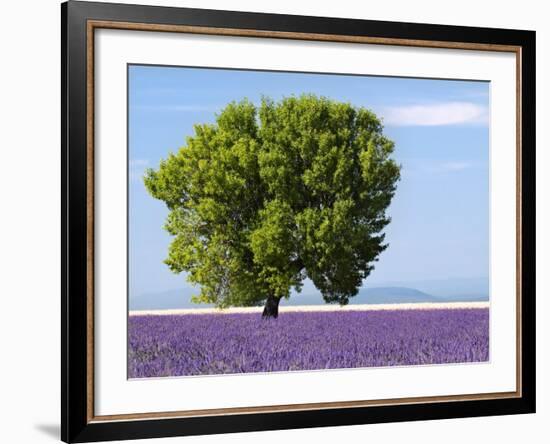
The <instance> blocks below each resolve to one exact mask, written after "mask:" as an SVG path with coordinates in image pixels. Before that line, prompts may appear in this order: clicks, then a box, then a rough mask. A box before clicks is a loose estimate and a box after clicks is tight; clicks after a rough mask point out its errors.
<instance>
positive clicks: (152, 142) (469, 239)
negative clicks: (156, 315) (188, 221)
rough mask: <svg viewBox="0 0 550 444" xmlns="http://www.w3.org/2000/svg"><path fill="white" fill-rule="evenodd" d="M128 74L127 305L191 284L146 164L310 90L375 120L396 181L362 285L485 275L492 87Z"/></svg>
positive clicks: (221, 72)
mask: <svg viewBox="0 0 550 444" xmlns="http://www.w3.org/2000/svg"><path fill="white" fill-rule="evenodd" d="M128 76H129V78H128V80H129V84H128V93H129V98H128V125H129V127H128V134H129V140H128V171H129V174H128V197H129V203H128V211H129V221H128V228H129V239H128V240H129V247H128V251H129V257H128V258H129V268H128V269H129V297H130V300H132V298H136V297H140V296H143V295H146V294H153V293H157V292H164V291H167V290H174V289H180V288H186V287H190V284H189V283H187V282H186V279H185V275H176V274H173V273H172V272H170V271H169V269H168V267H167V266H166V265H165V264H164V262H163V260H164V259H165V258H166V256H167V252H168V245H169V243H170V236H169V235H168V233H166V232H165V231H164V229H163V228H162V227H163V224H164V220H165V218H166V216H167V214H168V211H167V209H166V207H165V205H164V203H163V202H161V201H158V200H156V199H154V198H153V197H151V196H150V195H149V194H148V193H147V191H146V189H145V187H144V185H143V173H144V171H145V169H146V168H157V167H158V165H159V161H160V160H161V159H163V158H166V157H167V155H168V153H170V152H176V151H178V150H179V149H180V148H181V147H183V146H184V145H185V138H186V137H187V136H190V135H192V134H193V124H195V123H213V122H214V121H215V116H216V112H218V111H220V110H221V109H222V108H223V107H224V105H226V104H227V103H229V102H231V101H233V100H241V99H243V98H245V97H246V98H248V99H249V100H250V101H252V102H253V103H259V102H260V98H261V97H262V96H263V95H265V96H269V97H271V98H273V99H281V98H282V97H287V96H290V95H300V94H303V93H313V94H317V95H323V96H326V97H329V98H331V99H335V100H339V101H345V102H350V103H351V104H353V105H355V106H361V107H365V108H368V109H371V110H372V111H374V112H375V113H376V114H377V115H378V116H380V117H382V120H383V124H384V133H385V135H386V136H387V137H389V138H390V139H392V140H393V141H394V142H395V152H394V158H395V159H396V161H397V162H398V163H399V164H400V165H401V167H402V170H401V173H402V178H401V181H400V182H399V183H398V188H397V192H396V194H395V197H394V199H393V201H392V204H391V206H390V208H389V209H388V214H389V215H390V216H391V218H392V222H391V223H390V224H389V225H388V226H387V227H386V229H385V232H386V242H387V243H389V247H388V248H387V249H386V251H384V252H383V253H382V254H381V255H380V257H379V261H378V262H377V263H376V264H375V270H374V271H373V272H372V273H371V275H370V276H369V277H368V278H367V280H366V282H365V283H364V285H380V286H382V285H385V284H389V283H395V282H400V283H406V284H407V285H408V286H414V285H415V282H423V281H435V280H447V279H478V280H479V278H488V275H489V123H488V122H489V91H490V84H489V83H487V82H472V81H456V80H454V81H453V80H433V79H408V78H395V77H371V76H353V75H335V74H310V73H287V72H284V73H283V72H262V71H243V70H226V69H203V68H185V67H159V66H143V65H130V66H129V70H128ZM308 285H309V284H308V283H306V286H305V288H308ZM309 287H311V285H309ZM313 290H314V289H313Z"/></svg>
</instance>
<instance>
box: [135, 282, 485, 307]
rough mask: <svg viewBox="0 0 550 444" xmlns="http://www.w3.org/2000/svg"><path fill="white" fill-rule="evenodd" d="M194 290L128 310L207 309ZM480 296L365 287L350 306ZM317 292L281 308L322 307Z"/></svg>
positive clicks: (143, 298) (162, 295)
mask: <svg viewBox="0 0 550 444" xmlns="http://www.w3.org/2000/svg"><path fill="white" fill-rule="evenodd" d="M192 293H193V289H191V288H182V289H179V290H170V291H164V292H159V293H146V294H142V295H140V296H138V297H134V298H132V299H131V300H130V310H154V309H156V310H162V309H176V308H208V307H212V306H213V305H212V304H195V303H193V302H191V295H192ZM487 300H489V298H488V296H486V295H483V294H479V293H478V294H476V293H472V294H460V295H454V296H453V295H451V296H434V295H432V294H428V293H426V292H424V291H420V290H417V289H415V288H409V287H368V288H362V289H361V290H359V294H358V295H357V296H355V297H353V298H351V299H350V301H349V303H350V304H351V305H357V304H404V303H416V302H453V301H457V302H458V301H460V302H473V301H487ZM324 304H325V302H324V301H323V298H322V297H321V295H320V294H319V293H316V294H315V293H313V294H312V293H307V294H306V293H298V294H293V295H292V296H291V297H290V298H289V299H283V300H282V301H281V305H286V306H293V305H324Z"/></svg>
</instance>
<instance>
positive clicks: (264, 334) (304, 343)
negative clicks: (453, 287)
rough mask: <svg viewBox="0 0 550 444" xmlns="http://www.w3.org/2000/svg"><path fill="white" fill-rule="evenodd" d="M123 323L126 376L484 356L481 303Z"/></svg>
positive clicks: (407, 362) (174, 317)
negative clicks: (126, 334) (477, 305)
mask: <svg viewBox="0 0 550 444" xmlns="http://www.w3.org/2000/svg"><path fill="white" fill-rule="evenodd" d="M128 327H129V352H128V353H129V355H128V376H129V377H130V378H147V377H161V376H186V375H209V374H223V373H252V372H274V371H290V370H318V369H336V368H357V367H382V366H398V365H418V364H445V363H466V362H482V361H487V360H488V359H489V310H488V309H487V308H470V309H439V310H384V311H328V312H327V311H325V312H287V313H281V314H280V316H279V318H278V319H270V320H262V318H261V317H260V316H259V314H258V313H232V314H184V315H143V316H130V318H129V325H128Z"/></svg>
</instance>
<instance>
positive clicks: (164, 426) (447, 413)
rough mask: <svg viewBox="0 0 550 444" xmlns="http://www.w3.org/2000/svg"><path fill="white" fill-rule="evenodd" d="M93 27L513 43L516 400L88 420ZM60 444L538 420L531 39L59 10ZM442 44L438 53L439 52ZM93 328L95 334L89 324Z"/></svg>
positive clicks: (126, 9) (119, 7)
mask: <svg viewBox="0 0 550 444" xmlns="http://www.w3.org/2000/svg"><path fill="white" fill-rule="evenodd" d="M90 20H96V21H102V20H104V21H114V22H125V23H145V24H160V25H185V26H197V27H210V28H231V29H236V30H260V31H266V32H283V33H285V32H286V33H305V34H316V35H332V36H352V37H361V36H367V37H371V38H381V39H407V40H414V41H432V42H443V44H445V42H450V43H452V42H462V43H472V44H483V45H512V46H516V47H519V48H520V50H521V51H520V53H521V67H520V71H519V74H520V76H521V80H522V81H521V91H520V96H519V97H521V141H520V143H521V158H520V162H519V164H520V165H521V171H520V176H519V177H521V188H520V189H521V193H520V195H519V197H518V198H519V199H520V201H519V204H520V208H521V210H520V211H521V231H520V238H521V256H520V258H519V265H520V267H521V281H520V283H519V285H520V287H519V289H518V290H519V291H520V292H521V294H522V298H521V307H519V308H520V310H519V312H520V316H521V318H520V319H519V320H520V321H521V322H520V324H519V325H521V328H520V330H519V331H518V334H519V337H520V350H521V354H520V356H521V361H520V364H521V372H520V381H521V394H520V396H515V397H510V398H506V397H502V398H499V399H474V400H464V401H457V400H448V401H440V402H423V403H422V402H418V403H416V402H415V403H406V404H405V403H404V404H398V403H390V404H388V405H374V406H362V407H361V406H356V407H335V408H322V409H308V410H293V411H275V412H250V413H246V412H244V413H236V414H230V415H201V416H195V417H170V418H162V417H160V418H159V417H157V418H151V419H128V420H116V421H96V420H94V418H93V417H90V414H89V409H90V402H91V401H90V396H89V390H90V387H89V376H90V372H92V373H93V367H92V368H91V367H90V362H89V360H88V352H89V349H88V345H89V341H90V335H93V319H92V320H90V311H89V305H88V299H87V295H88V291H89V278H90V275H89V269H88V264H89V249H88V245H89V244H88V240H89V232H88V231H87V230H88V224H89V217H90V214H89V206H88V203H89V202H88V198H89V193H88V191H89V189H88V188H89V186H90V184H89V182H88V181H87V174H88V169H89V162H88V157H87V146H88V142H89V137H90V134H89V132H88V130H87V129H88V126H87V125H88V118H89V113H90V111H89V109H88V107H87V103H88V102H87V93H88V92H87V87H86V85H87V78H88V76H89V75H90V72H89V70H88V65H87V33H88V31H89V28H88V26H87V24H88V22H89V21H90ZM61 23H62V27H61V55H62V57H61V59H62V66H61V72H62V78H61V86H62V90H61V91H62V96H61V103H62V123H61V135H62V159H61V162H62V163H61V167H62V168H61V170H62V175H61V190H62V210H61V211H62V214H61V216H62V217H61V219H62V228H61V229H62V244H61V249H62V267H61V268H62V275H61V284H62V285H61V287H62V294H61V302H62V303H61V305H62V308H61V310H62V312H61V319H62V321H61V349H62V357H61V368H62V374H61V399H62V409H61V439H62V440H63V441H65V442H90V441H107V440H121V439H138V438H155V437H169V436H180V435H198V434H214V433H231V432H244V431H260V430H278V429H290V428H308V427H326V426H337V425H353V424H370V423H385V422H396V421H416V420H431V419H442V418H461V417H475V416H487V415H511V414H520V413H533V412H535V99H536V97H535V32H534V31H520V30H507V29H489V28H473V27H462V26H442V25H433V24H416V23H397V22H383V21H371V20H357V19H341V18H324V17H306V16H292V15H279V14H263V13H262V14H260V13H248V12H230V11H215V10H202V9H187V8H170V7H155V6H141V5H140V6H137V5H126V4H108V3H92V2H79V1H69V2H66V3H63V4H62V5H61ZM443 46H444V45H443ZM90 325H91V326H90Z"/></svg>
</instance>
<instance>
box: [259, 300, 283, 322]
mask: <svg viewBox="0 0 550 444" xmlns="http://www.w3.org/2000/svg"><path fill="white" fill-rule="evenodd" d="M280 300H281V299H280V298H276V297H275V296H268V298H267V300H266V301H265V307H264V312H263V313H262V318H264V319H267V318H277V316H279V301H280Z"/></svg>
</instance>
